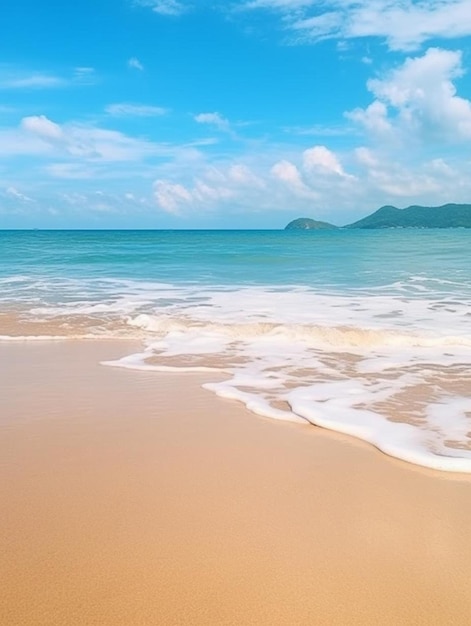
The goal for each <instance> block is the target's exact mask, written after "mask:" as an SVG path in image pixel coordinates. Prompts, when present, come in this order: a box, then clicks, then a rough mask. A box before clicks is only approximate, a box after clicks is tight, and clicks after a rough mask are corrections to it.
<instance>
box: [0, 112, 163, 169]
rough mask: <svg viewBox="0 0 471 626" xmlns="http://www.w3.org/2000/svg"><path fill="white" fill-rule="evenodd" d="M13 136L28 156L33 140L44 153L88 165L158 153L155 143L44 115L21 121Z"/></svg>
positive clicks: (132, 159)
mask: <svg viewBox="0 0 471 626" xmlns="http://www.w3.org/2000/svg"><path fill="white" fill-rule="evenodd" d="M14 136H15V137H16V141H17V144H19V145H18V146H17V150H18V149H21V146H22V145H23V146H24V154H29V153H31V151H30V144H31V141H30V140H31V139H33V140H34V139H35V140H36V141H39V142H40V144H39V145H40V146H42V152H43V153H50V154H51V155H52V156H68V157H70V158H72V159H77V160H82V161H90V162H120V161H121V162H126V161H140V160H142V159H145V158H146V157H147V156H150V155H153V154H154V155H155V154H157V153H158V152H159V150H160V148H159V146H158V145H156V144H153V143H151V142H148V141H145V140H143V139H136V138H133V137H129V136H127V135H125V134H124V133H122V132H119V131H116V130H108V129H103V128H98V127H96V126H92V125H85V124H78V123H74V122H72V123H68V124H62V125H61V124H57V123H56V122H53V121H52V120H50V119H48V118H47V117H46V116H45V115H32V116H29V117H25V118H23V119H22V121H21V124H20V129H19V132H18V131H17V132H16V134H15V135H14ZM0 138H1V136H0ZM33 146H34V148H35V150H34V152H38V151H39V152H40V151H41V150H38V148H37V145H36V144H33Z"/></svg>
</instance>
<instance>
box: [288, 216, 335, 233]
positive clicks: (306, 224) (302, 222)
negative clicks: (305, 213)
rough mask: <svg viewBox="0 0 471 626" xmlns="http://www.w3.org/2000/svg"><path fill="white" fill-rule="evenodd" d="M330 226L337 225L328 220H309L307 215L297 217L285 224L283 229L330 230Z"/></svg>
mask: <svg viewBox="0 0 471 626" xmlns="http://www.w3.org/2000/svg"><path fill="white" fill-rule="evenodd" d="M332 228H337V226H334V225H333V224H329V223H328V222H319V221H318V220H311V219H310V218H309V217H298V219H296V220H293V221H292V222H290V223H289V224H288V225H287V226H285V230H331V229H332Z"/></svg>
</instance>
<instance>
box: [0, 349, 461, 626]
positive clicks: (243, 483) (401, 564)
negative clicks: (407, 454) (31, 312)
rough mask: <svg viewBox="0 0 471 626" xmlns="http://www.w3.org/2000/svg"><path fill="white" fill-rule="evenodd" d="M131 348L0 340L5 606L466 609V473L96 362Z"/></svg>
mask: <svg viewBox="0 0 471 626" xmlns="http://www.w3.org/2000/svg"><path fill="white" fill-rule="evenodd" d="M135 348H136V346H134V345H132V344H129V343H126V342H122V343H119V342H110V341H96V342H92V341H56V342H47V341H44V342H24V343H23V342H5V343H0V369H1V372H2V376H1V381H0V384H1V387H0V434H1V436H0V478H1V480H0V501H1V508H0V552H1V559H0V580H1V581H2V583H1V594H0V624H2V625H5V626H14V625H20V624H21V625H33V624H34V625H35V626H39V625H44V626H45V625H48V626H53V625H62V626H63V625H67V626H73V625H85V626H92V625H97V626H98V625H100V626H102V625H106V626H107V625H110V626H111V625H113V626H120V625H126V626H127V625H132V626H134V625H160V624H162V625H165V626H167V625H169V626H170V625H202V626H203V625H205V626H206V625H207V626H210V625H229V624H233V625H237V626H243V625H251V624H254V625H267V626H268V625H277V624H280V625H281V624H283V625H291V626H294V625H298V624H299V625H304V624H305V625H317V624H321V625H323V624H326V625H327V624H329V625H336V624H339V625H351V624H353V625H356V624H358V625H362V626H363V625H369V624H372V625H373V624H375V625H377V624H386V625H389V624H391V625H394V626H397V625H398V624H401V625H403V624H414V625H415V624H424V625H434V624H436V625H444V624H446V625H447V626H448V625H450V624H463V625H465V624H469V623H471V591H470V585H469V581H470V580H471V534H470V530H469V529H470V528H471V476H467V475H449V474H442V473H439V472H434V471H429V470H424V469H421V468H418V467H415V466H412V465H408V464H406V463H403V462H401V461H398V460H395V459H392V458H390V457H387V456H385V455H383V454H381V453H380V452H378V451H377V450H375V449H374V448H372V447H371V446H369V445H368V444H366V443H363V442H361V441H357V440H354V439H351V438H349V437H344V436H342V435H339V434H337V433H332V432H328V431H324V430H320V429H317V428H314V427H310V426H302V425H297V424H290V423H287V422H284V423H283V422H276V421H271V420H268V419H263V418H260V417H257V416H254V415H252V414H250V413H249V412H248V411H246V410H245V409H244V408H243V407H242V406H241V405H239V404H237V403H235V402H231V401H227V400H222V399H219V398H217V397H215V396H213V395H212V394H211V393H209V392H207V391H205V390H203V389H201V387H200V385H201V383H202V382H204V381H206V380H208V376H207V375H200V374H184V375H175V374H166V373H165V374H164V373H160V374H157V373H151V372H136V371H127V370H122V369H115V368H107V367H104V366H100V365H99V361H100V360H107V359H114V358H118V357H120V356H122V355H124V354H128V353H130V352H132V351H134V350H135Z"/></svg>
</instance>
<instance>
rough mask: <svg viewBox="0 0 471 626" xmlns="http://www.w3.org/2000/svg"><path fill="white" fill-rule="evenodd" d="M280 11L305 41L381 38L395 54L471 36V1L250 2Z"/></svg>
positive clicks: (249, 3) (250, 5) (249, 6)
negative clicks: (435, 40)
mask: <svg viewBox="0 0 471 626" xmlns="http://www.w3.org/2000/svg"><path fill="white" fill-rule="evenodd" d="M243 6H244V7H245V8H246V9H271V10H274V11H278V12H280V13H281V15H282V16H283V18H284V23H285V25H286V26H287V27H288V28H290V29H291V30H292V31H294V32H295V33H296V37H297V38H298V39H300V40H301V41H313V42H315V41H320V40H323V39H334V38H335V39H341V40H342V39H354V38H361V37H378V38H381V39H384V40H386V41H387V43H388V45H389V47H390V48H391V49H394V50H412V49H416V48H418V47H419V46H420V45H422V44H423V43H424V42H426V41H429V40H430V39H436V38H443V39H452V38H459V37H464V36H467V35H470V34H471V0H419V1H417V0H401V1H395V0H374V1H371V0H324V1H323V2H319V1H318V0H248V1H246V2H245V4H244V5H243Z"/></svg>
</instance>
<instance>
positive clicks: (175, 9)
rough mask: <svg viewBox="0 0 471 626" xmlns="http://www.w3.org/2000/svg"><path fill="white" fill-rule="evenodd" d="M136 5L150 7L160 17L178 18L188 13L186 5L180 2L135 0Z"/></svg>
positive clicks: (173, 0)
mask: <svg viewBox="0 0 471 626" xmlns="http://www.w3.org/2000/svg"><path fill="white" fill-rule="evenodd" d="M135 2H136V4H138V5H140V6H143V7H149V8H150V9H152V11H153V12H154V13H158V14H159V15H170V16H172V15H173V16H177V15H181V14H182V13H184V12H185V11H186V7H185V4H184V3H183V2H180V1H179V0H135Z"/></svg>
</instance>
